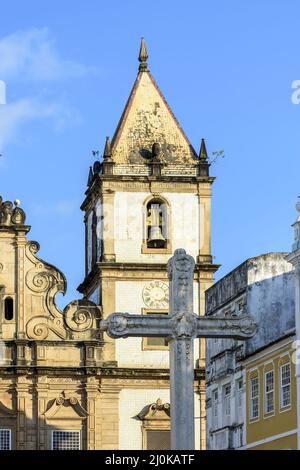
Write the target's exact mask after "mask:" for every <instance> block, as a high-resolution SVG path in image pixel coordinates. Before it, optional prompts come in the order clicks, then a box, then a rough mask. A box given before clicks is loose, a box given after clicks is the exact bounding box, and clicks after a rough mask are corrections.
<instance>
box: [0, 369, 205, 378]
mask: <svg viewBox="0 0 300 470" xmlns="http://www.w3.org/2000/svg"><path fill="white" fill-rule="evenodd" d="M0 373H1V374H2V376H24V375H27V376H29V377H34V378H35V377H37V376H41V375H48V376H49V378H50V377H51V378H52V377H55V378H57V379H59V378H60V377H61V378H62V379H63V378H65V377H66V376H67V375H70V376H72V378H74V379H76V378H77V377H85V376H91V375H92V376H97V377H98V378H107V379H108V378H112V379H149V380H153V379H165V380H169V378H170V373H169V369H160V368H152V369H151V368H141V369H139V368H134V367H132V368H127V367H84V366H82V367H57V366H53V367H51V366H34V367H30V366H24V367H22V366H18V367H12V366H9V367H7V366H6V367H0ZM194 373H195V380H202V379H204V378H205V369H204V368H203V369H202V368H201V369H200V368H196V369H195V371H194Z"/></svg>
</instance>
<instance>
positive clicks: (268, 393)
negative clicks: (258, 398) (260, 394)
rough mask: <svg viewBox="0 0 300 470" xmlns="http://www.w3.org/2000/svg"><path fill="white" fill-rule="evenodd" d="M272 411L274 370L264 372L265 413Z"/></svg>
mask: <svg viewBox="0 0 300 470" xmlns="http://www.w3.org/2000/svg"><path fill="white" fill-rule="evenodd" d="M272 411H274V371H273V370H270V371H269V372H266V373H265V413H271V412H272Z"/></svg>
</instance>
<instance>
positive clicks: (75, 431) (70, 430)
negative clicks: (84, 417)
mask: <svg viewBox="0 0 300 470" xmlns="http://www.w3.org/2000/svg"><path fill="white" fill-rule="evenodd" d="M55 432H72V433H76V434H78V435H79V449H78V450H81V431H80V430H78V429H52V430H51V450H57V449H53V436H54V433H55ZM65 450H71V449H65Z"/></svg>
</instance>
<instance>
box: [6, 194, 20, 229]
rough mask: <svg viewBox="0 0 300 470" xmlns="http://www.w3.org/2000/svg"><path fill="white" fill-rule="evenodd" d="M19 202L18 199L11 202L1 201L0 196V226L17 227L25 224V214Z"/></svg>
mask: <svg viewBox="0 0 300 470" xmlns="http://www.w3.org/2000/svg"><path fill="white" fill-rule="evenodd" d="M20 204H21V203H20V201H19V200H18V199H16V200H15V201H14V204H13V203H12V202H11V201H3V199H2V197H1V196H0V227H13V228H18V227H20V226H23V225H24V224H25V219H26V214H25V212H24V211H23V209H21V208H20V207H19V205H20ZM14 205H15V207H14Z"/></svg>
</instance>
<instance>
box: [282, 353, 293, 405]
mask: <svg viewBox="0 0 300 470" xmlns="http://www.w3.org/2000/svg"><path fill="white" fill-rule="evenodd" d="M287 366H288V367H289V371H290V375H289V378H290V380H289V383H288V384H285V385H283V384H282V371H283V368H284V367H287ZM291 379H292V371H291V363H290V362H286V363H285V364H282V365H281V366H280V408H281V409H282V410H285V409H287V408H290V407H291V404H292V388H291V385H292V380H291ZM285 387H289V395H290V400H289V403H288V404H286V405H284V404H283V389H284V388H285Z"/></svg>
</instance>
